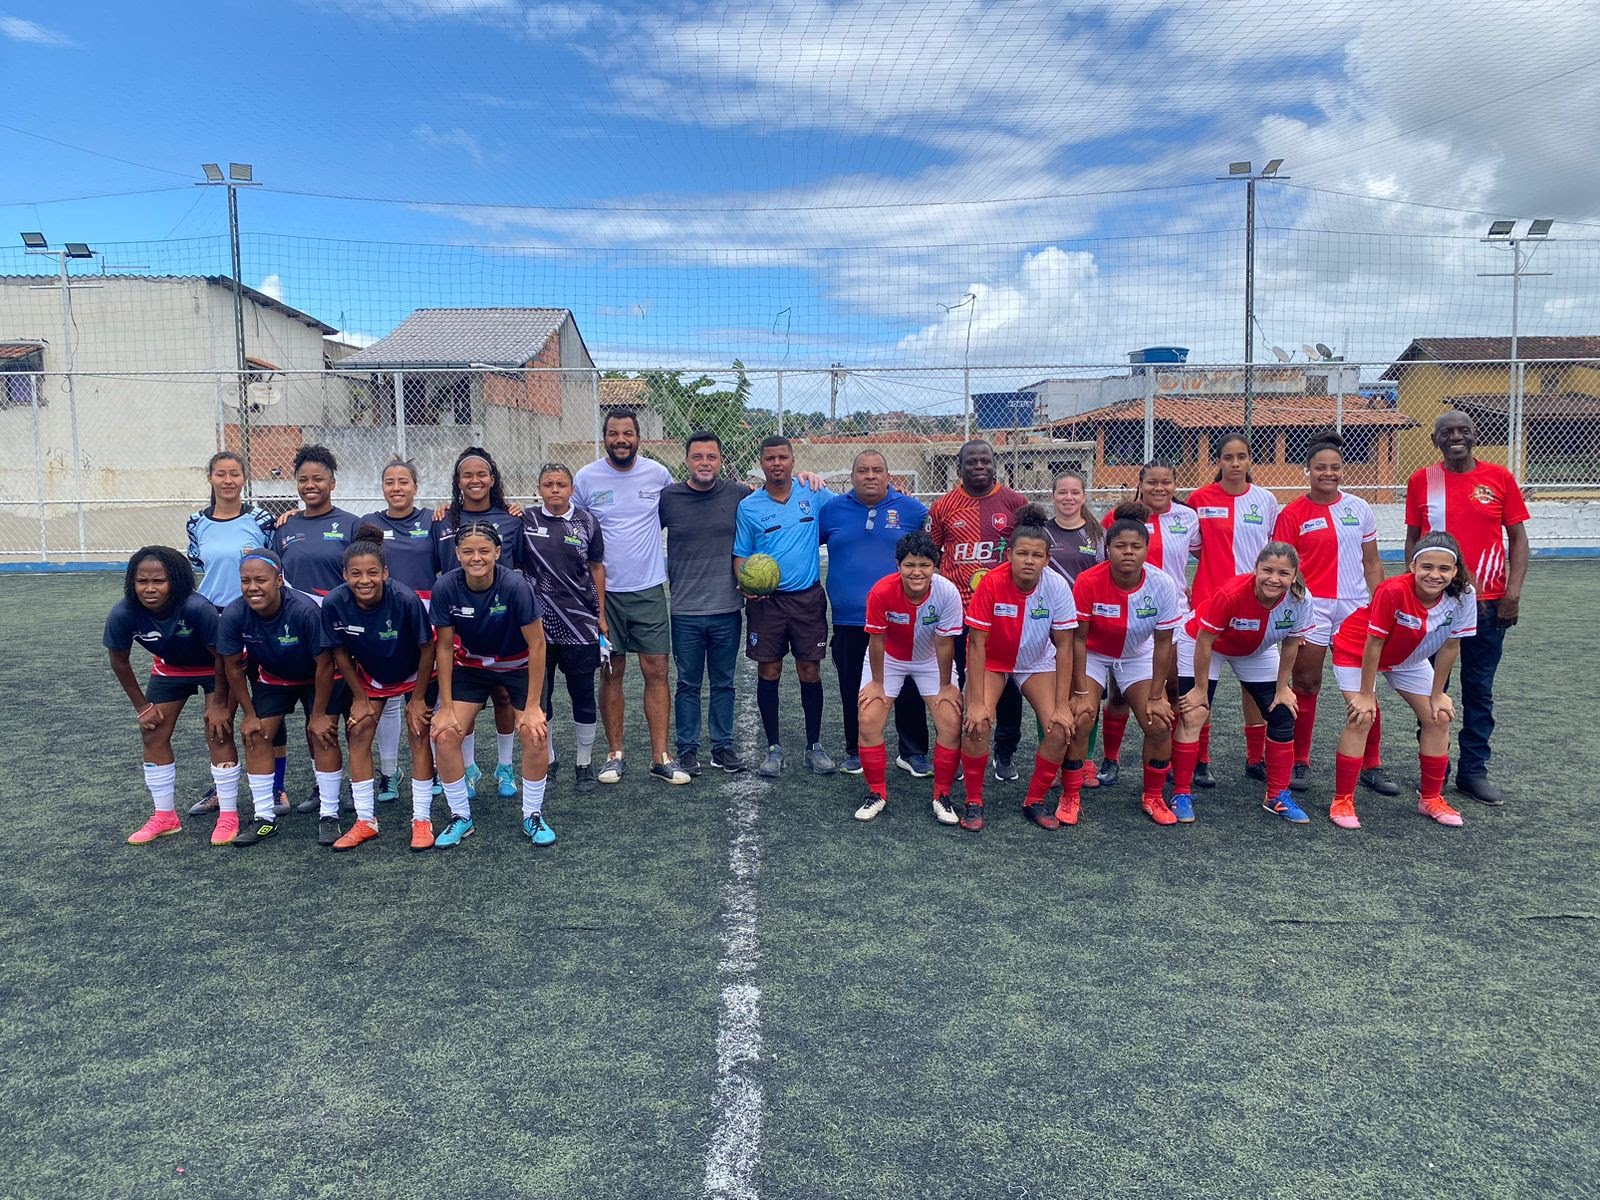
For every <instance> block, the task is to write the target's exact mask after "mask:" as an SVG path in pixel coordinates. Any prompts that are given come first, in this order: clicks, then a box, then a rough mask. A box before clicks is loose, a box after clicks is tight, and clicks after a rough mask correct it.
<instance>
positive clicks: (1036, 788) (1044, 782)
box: [1023, 754, 1083, 805]
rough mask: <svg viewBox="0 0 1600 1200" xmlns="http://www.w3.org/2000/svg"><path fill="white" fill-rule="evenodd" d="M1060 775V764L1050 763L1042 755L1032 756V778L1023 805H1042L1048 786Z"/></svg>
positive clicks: (1079, 777) (1081, 778) (1081, 784)
mask: <svg viewBox="0 0 1600 1200" xmlns="http://www.w3.org/2000/svg"><path fill="white" fill-rule="evenodd" d="M1060 773H1061V764H1060V763H1058V762H1051V761H1050V760H1049V759H1048V758H1046V757H1045V756H1044V755H1042V754H1035V755H1034V756H1033V778H1032V779H1030V780H1028V798H1027V799H1026V800H1024V801H1023V804H1025V805H1026V804H1043V803H1044V794H1045V793H1046V792H1048V791H1049V790H1050V785H1051V784H1053V783H1054V782H1055V781H1056V776H1057V775H1059V774H1060ZM1078 786H1079V787H1082V786H1083V775H1082V773H1081V772H1080V773H1079V775H1078Z"/></svg>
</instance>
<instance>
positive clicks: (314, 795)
mask: <svg viewBox="0 0 1600 1200" xmlns="http://www.w3.org/2000/svg"><path fill="white" fill-rule="evenodd" d="M321 807H322V793H321V792H319V791H318V790H317V789H316V788H312V789H311V794H310V795H309V796H307V797H306V798H305V799H304V800H302V801H300V803H299V804H296V805H295V806H294V810H295V812H297V813H314V812H316V811H317V810H318V809H319V808H321Z"/></svg>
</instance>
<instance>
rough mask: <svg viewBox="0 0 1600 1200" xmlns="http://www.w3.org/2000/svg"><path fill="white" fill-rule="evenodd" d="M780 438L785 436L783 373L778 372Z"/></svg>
mask: <svg viewBox="0 0 1600 1200" xmlns="http://www.w3.org/2000/svg"><path fill="white" fill-rule="evenodd" d="M778 436H779V437H782V436H783V372H782V371H779V372H778Z"/></svg>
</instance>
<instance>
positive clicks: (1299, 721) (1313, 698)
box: [1294, 689, 1317, 763]
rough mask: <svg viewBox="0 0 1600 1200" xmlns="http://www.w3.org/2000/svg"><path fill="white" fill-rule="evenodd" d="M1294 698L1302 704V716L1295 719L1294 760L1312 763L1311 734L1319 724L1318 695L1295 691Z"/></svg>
mask: <svg viewBox="0 0 1600 1200" xmlns="http://www.w3.org/2000/svg"><path fill="white" fill-rule="evenodd" d="M1294 698H1295V699H1296V700H1298V701H1299V702H1300V715H1299V716H1297V717H1296V718H1295V719H1294V760H1295V762H1297V763H1309V762H1310V761H1311V733H1312V730H1313V729H1314V728H1315V727H1316V724H1317V694H1316V693H1315V692H1302V691H1300V690H1299V689H1296V690H1295V693H1294Z"/></svg>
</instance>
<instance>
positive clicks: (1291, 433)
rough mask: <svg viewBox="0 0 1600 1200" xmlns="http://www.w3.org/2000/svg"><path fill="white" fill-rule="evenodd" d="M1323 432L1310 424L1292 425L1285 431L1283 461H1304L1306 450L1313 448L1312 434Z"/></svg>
mask: <svg viewBox="0 0 1600 1200" xmlns="http://www.w3.org/2000/svg"><path fill="white" fill-rule="evenodd" d="M1321 432H1323V431H1322V430H1320V429H1312V428H1311V427H1310V426H1309V425H1291V426H1290V427H1289V428H1287V429H1285V430H1284V431H1283V461H1284V462H1291V463H1303V462H1305V460H1306V451H1307V450H1308V449H1310V448H1311V435H1312V434H1314V433H1321Z"/></svg>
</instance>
